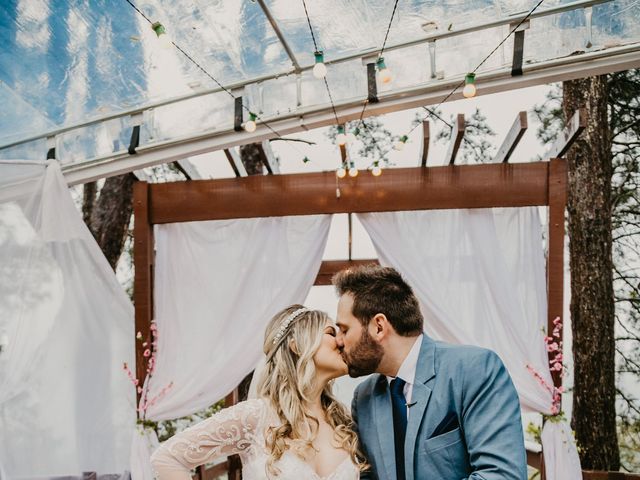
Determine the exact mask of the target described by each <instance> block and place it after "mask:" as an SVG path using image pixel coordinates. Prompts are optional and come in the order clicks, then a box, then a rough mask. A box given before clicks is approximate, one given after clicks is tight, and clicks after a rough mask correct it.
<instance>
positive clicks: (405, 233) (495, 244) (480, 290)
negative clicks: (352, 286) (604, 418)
mask: <svg viewBox="0 0 640 480" xmlns="http://www.w3.org/2000/svg"><path fill="white" fill-rule="evenodd" d="M359 219H360V220H361V222H362V224H363V225H364V227H365V229H366V230H367V232H368V233H369V235H370V237H371V239H372V241H373V244H374V246H375V248H376V251H377V252H378V256H379V258H380V262H381V263H382V264H383V265H389V266H393V267H394V268H396V269H397V270H398V271H400V272H401V273H402V275H403V276H404V277H405V278H406V279H407V281H408V282H409V283H410V284H411V285H412V287H413V288H414V291H415V293H416V295H417V296H418V298H419V300H420V303H421V307H422V310H423V313H424V315H425V330H426V332H427V334H429V335H431V336H432V337H434V338H436V339H440V340H444V341H448V342H451V343H460V344H474V345H479V346H483V347H486V348H490V349H492V350H494V351H495V352H497V353H498V354H499V355H500V357H501V358H502V360H503V361H504V363H505V365H506V367H507V368H508V370H509V373H510V374H511V377H512V378H513V381H514V383H515V385H516V389H517V390H518V394H519V396H520V401H521V404H522V407H523V410H524V411H534V412H542V413H545V414H550V413H551V411H550V409H551V405H552V397H551V393H549V392H548V391H547V390H546V389H545V388H543V387H542V386H541V385H540V384H539V383H538V382H537V381H536V379H535V378H534V377H533V375H532V374H531V373H530V372H529V371H528V370H527V365H530V366H531V367H533V368H534V369H535V370H536V371H538V372H539V373H540V374H541V375H542V376H543V378H544V379H545V380H546V381H547V382H548V383H549V384H552V381H551V376H550V374H549V366H548V360H547V352H546V349H545V343H544V336H545V333H544V332H545V329H546V324H547V320H546V316H547V313H546V312H547V296H546V283H545V259H544V252H543V248H542V233H541V228H540V219H539V215H538V212H537V209H536V208H533V207H532V208H519V209H478V210H440V211H412V212H389V213H369V214H361V215H359ZM548 428H553V427H550V422H547V424H546V425H545V434H543V439H544V440H545V443H544V445H543V447H544V448H545V459H546V464H547V472H548V473H549V472H553V471H556V470H558V471H560V470H563V469H564V470H563V471H566V472H569V471H570V472H571V475H565V476H557V477H553V476H550V477H548V478H549V479H550V480H555V479H558V480H560V479H562V480H573V479H579V478H582V477H581V472H580V470H579V461H578V463H577V469H576V468H575V466H576V462H575V459H576V458H577V452H576V450H575V444H574V443H572V442H573V440H572V439H571V438H570V439H569V442H570V444H569V447H567V446H566V441H567V439H566V438H565V439H564V440H565V443H564V444H562V442H561V441H559V440H558V439H557V438H556V437H557V435H555V434H550V433H549V434H547V432H546V430H547V429H548ZM559 431H560V429H554V432H559ZM550 437H551V438H554V439H556V440H555V441H554V442H550V441H548V439H549V438H550ZM561 445H564V450H563V451H562V453H561V452H560V451H559V449H560V447H561ZM547 450H550V451H547ZM552 452H555V454H554V453H552ZM560 463H562V464H563V467H562V468H560V469H559V468H556V465H557V464H560ZM570 467H573V468H570ZM567 468H568V470H567Z"/></svg>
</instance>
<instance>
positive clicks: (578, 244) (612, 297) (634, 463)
mask: <svg viewBox="0 0 640 480" xmlns="http://www.w3.org/2000/svg"><path fill="white" fill-rule="evenodd" d="M639 102H640V71H638V70H630V71H626V72H618V73H613V74H610V75H608V76H606V77H595V78H590V79H582V80H575V81H571V82H565V83H564V84H563V86H562V89H560V88H555V89H553V90H552V91H551V92H550V94H549V95H548V98H547V101H546V102H545V104H543V105H541V106H538V107H536V113H537V114H538V117H539V118H540V119H541V121H542V125H541V129H540V130H539V132H538V137H539V138H541V139H542V140H543V141H544V142H551V141H553V140H554V139H555V138H556V137H557V135H558V132H559V130H560V129H561V128H562V126H563V125H564V119H566V118H569V116H570V115H571V114H572V113H573V111H575V109H576V108H578V107H580V106H585V107H586V108H587V109H588V110H589V114H590V122H589V128H588V129H587V131H586V132H583V135H582V137H581V138H580V139H579V141H578V142H577V143H576V145H575V146H574V147H573V148H572V150H571V151H570V152H569V155H568V157H567V158H568V162H569V185H568V187H569V196H568V206H567V207H568V213H569V227H568V234H569V239H570V258H571V260H570V262H571V275H572V285H571V295H572V305H571V315H572V322H573V337H574V344H573V350H574V358H575V378H576V382H575V389H574V393H573V395H574V408H573V420H572V422H573V426H574V428H575V430H576V440H577V442H578V445H579V447H580V452H581V460H582V464H583V467H584V468H593V469H603V470H607V469H609V470H618V468H619V466H620V458H619V453H618V442H617V441H616V425H615V414H616V408H615V407H616V403H617V416H618V421H617V423H618V434H619V440H618V441H619V448H620V449H621V450H622V468H623V469H626V470H634V469H638V468H639V467H640V458H638V455H637V452H634V448H635V447H634V446H637V445H638V443H639V440H638V432H639V431H640V423H639V422H638V418H639V417H640V409H639V407H638V400H637V398H635V395H637V392H636V393H634V392H630V391H629V388H628V387H629V386H630V385H637V379H638V377H639V376H640V353H639V352H638V345H639V343H640V333H639V332H640V329H639V327H640V305H638V300H637V299H638V298H639V291H638V287H639V285H638V280H639V279H640V268H639V265H640V235H638V234H639V233H640V228H639V227H640V221H639V219H638V216H639V215H640V208H639V204H638V193H637V192H638V180H639V177H638V160H639V159H640V122H639V121H638V118H639V115H640V105H639ZM614 334H615V337H614ZM616 364H617V366H616ZM615 374H617V376H616V375H615ZM636 388H637V387H636Z"/></svg>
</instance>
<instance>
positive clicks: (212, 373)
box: [131, 215, 331, 480]
mask: <svg viewBox="0 0 640 480" xmlns="http://www.w3.org/2000/svg"><path fill="white" fill-rule="evenodd" d="M330 222H331V217H330V216H328V215H318V216H308V217H279V218H275V217H274V218H255V219H242V220H220V221H208V222H193V223H181V224H168V225H159V226H157V227H156V230H155V236H156V271H155V309H156V310H155V311H156V321H157V326H158V335H159V339H158V349H157V351H158V353H157V358H156V362H157V366H156V371H155V373H154V375H153V377H152V380H151V382H150V389H149V398H153V397H155V396H156V395H157V394H158V393H159V392H160V391H161V390H162V389H163V388H164V387H165V386H166V385H168V384H170V383H171V382H173V386H172V387H171V388H170V389H169V390H167V393H166V395H164V396H162V397H161V398H160V399H159V400H158V401H157V403H156V404H154V405H152V406H150V407H149V409H148V410H147V413H146V417H147V418H148V419H152V420H164V419H171V418H177V417H181V416H184V415H188V414H190V413H193V412H195V411H198V410H200V409H203V408H205V407H207V406H209V405H211V404H212V403H214V402H215V401H217V400H219V399H220V398H222V397H223V396H224V395H226V394H227V393H228V392H229V391H231V390H232V389H233V388H234V387H235V386H236V385H237V384H238V383H239V382H240V380H242V378H243V377H244V376H245V375H247V374H248V373H249V372H250V371H251V370H252V369H253V368H254V367H255V365H256V363H257V362H258V360H259V358H260V356H261V355H262V344H263V339H264V329H265V326H266V324H267V322H268V321H269V319H270V318H271V317H272V316H273V315H274V314H275V313H277V312H278V311H279V310H281V309H282V308H284V307H286V306H287V305H289V304H293V303H302V302H304V299H305V298H306V296H307V294H308V292H309V289H310V288H311V286H312V285H313V283H314V280H315V276H316V275H317V272H318V270H319V268H320V263H321V261H322V254H323V253H324V249H325V244H326V240H327V236H328V233H329V226H330ZM151 441H153V439H152V438H150V437H149V436H145V437H143V436H140V435H139V434H138V435H136V436H134V442H135V443H134V448H133V450H132V460H131V462H132V471H133V472H134V480H141V479H143V478H144V479H145V480H147V478H148V477H147V475H148V473H147V472H148V470H147V467H146V465H148V462H149V456H150V453H151V452H150V447H149V443H150V442H151ZM136 472H139V473H138V475H137V476H135V473H136Z"/></svg>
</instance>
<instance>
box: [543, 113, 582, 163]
mask: <svg viewBox="0 0 640 480" xmlns="http://www.w3.org/2000/svg"><path fill="white" fill-rule="evenodd" d="M586 127H587V109H586V108H580V109H578V110H577V111H576V112H575V113H574V114H573V116H572V117H571V120H569V123H568V124H567V126H566V127H565V128H564V130H562V133H560V135H559V136H558V139H557V140H556V141H555V143H554V144H553V145H552V146H551V150H550V151H549V153H548V154H547V158H561V157H562V156H563V155H564V154H565V153H567V150H569V148H571V145H572V144H573V142H575V140H576V138H578V136H579V135H580V134H581V133H582V131H583V130H584V129H585V128H586Z"/></svg>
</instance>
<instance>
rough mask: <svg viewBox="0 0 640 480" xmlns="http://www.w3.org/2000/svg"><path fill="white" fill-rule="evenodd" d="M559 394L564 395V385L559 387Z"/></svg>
mask: <svg viewBox="0 0 640 480" xmlns="http://www.w3.org/2000/svg"><path fill="white" fill-rule="evenodd" d="M558 393H564V387H563V386H562V385H561V386H559V387H558Z"/></svg>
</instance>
